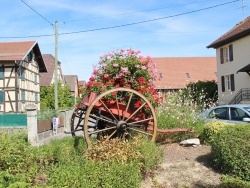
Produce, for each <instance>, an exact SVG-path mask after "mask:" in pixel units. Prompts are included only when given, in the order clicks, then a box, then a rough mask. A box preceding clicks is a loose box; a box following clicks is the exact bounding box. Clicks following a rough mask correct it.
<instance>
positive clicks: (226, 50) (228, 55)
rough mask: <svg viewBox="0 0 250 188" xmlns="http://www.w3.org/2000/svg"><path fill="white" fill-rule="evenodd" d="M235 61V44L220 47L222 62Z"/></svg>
mask: <svg viewBox="0 0 250 188" xmlns="http://www.w3.org/2000/svg"><path fill="white" fill-rule="evenodd" d="M231 61H233V44H230V45H227V46H224V47H222V48H220V62H221V64H223V63H228V62H231Z"/></svg>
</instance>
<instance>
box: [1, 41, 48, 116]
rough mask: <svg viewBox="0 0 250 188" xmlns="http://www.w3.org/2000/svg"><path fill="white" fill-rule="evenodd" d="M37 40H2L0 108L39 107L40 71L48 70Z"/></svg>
mask: <svg viewBox="0 0 250 188" xmlns="http://www.w3.org/2000/svg"><path fill="white" fill-rule="evenodd" d="M46 71H47V69H46V66H45V64H44V61H43V58H42V55H41V52H40V49H39V46H38V43H37V42H35V41H25V42H0V112H23V111H25V106H26V105H27V104H35V105H36V107H37V109H38V110H40V79H39V78H40V77H39V75H40V73H41V72H46Z"/></svg>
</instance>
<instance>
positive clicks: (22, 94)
mask: <svg viewBox="0 0 250 188" xmlns="http://www.w3.org/2000/svg"><path fill="white" fill-rule="evenodd" d="M21 101H22V102H25V91H24V90H22V91H21Z"/></svg>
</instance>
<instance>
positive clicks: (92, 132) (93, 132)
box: [89, 127, 116, 135]
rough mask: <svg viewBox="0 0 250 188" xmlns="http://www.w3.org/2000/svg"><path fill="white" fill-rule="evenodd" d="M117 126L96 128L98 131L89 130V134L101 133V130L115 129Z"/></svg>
mask: <svg viewBox="0 0 250 188" xmlns="http://www.w3.org/2000/svg"><path fill="white" fill-rule="evenodd" d="M115 128H116V127H109V128H104V129H100V130H96V131H91V132H89V135H90V134H96V133H100V132H105V131H108V130H112V129H115Z"/></svg>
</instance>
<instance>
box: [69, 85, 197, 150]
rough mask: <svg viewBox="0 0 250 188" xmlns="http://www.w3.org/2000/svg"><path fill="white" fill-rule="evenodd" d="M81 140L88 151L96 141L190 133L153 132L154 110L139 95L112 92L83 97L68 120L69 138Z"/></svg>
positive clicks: (117, 91)
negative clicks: (76, 137)
mask: <svg viewBox="0 0 250 188" xmlns="http://www.w3.org/2000/svg"><path fill="white" fill-rule="evenodd" d="M79 132H80V133H81V134H80V136H84V138H85V140H86V142H87V145H88V147H91V145H92V143H93V142H95V141H97V140H110V139H113V138H118V139H133V138H137V139H138V138H141V139H149V140H151V141H155V139H156V134H157V132H161V133H174V132H194V131H193V130H192V129H188V128H175V129H157V119H156V113H155V109H154V107H153V106H152V104H151V103H150V102H149V100H148V99H147V98H146V97H145V96H144V95H142V94H141V93H139V92H137V91H135V90H132V89H128V88H115V89H111V90H108V91H106V92H104V93H101V94H100V95H98V96H97V95H96V93H91V94H90V96H88V97H86V96H85V97H84V98H83V99H82V101H81V102H80V104H79V106H78V107H77V108H76V109H75V111H74V113H73V115H72V118H71V132H70V133H71V134H72V136H79V134H78V133H79Z"/></svg>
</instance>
